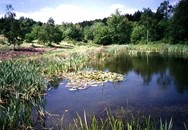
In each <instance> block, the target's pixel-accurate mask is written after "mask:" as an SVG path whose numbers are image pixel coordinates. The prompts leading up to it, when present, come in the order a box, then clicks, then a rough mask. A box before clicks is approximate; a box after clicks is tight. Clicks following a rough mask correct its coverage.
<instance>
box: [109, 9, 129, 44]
mask: <svg viewBox="0 0 188 130" xmlns="http://www.w3.org/2000/svg"><path fill="white" fill-rule="evenodd" d="M107 25H108V28H109V33H110V35H111V38H112V43H117V44H124V43H129V42H130V35H131V30H132V26H131V23H130V22H129V20H128V19H127V18H126V17H125V16H122V15H121V14H120V12H119V10H116V12H115V14H112V15H111V17H109V18H108V20H107Z"/></svg>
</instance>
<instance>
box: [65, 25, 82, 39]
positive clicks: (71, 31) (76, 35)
mask: <svg viewBox="0 0 188 130" xmlns="http://www.w3.org/2000/svg"><path fill="white" fill-rule="evenodd" d="M64 36H65V38H66V39H69V40H76V41H81V40H82V39H83V30H82V28H81V27H80V25H78V24H77V25H76V24H75V25H74V24H69V25H67V27H66V30H65V32H64Z"/></svg>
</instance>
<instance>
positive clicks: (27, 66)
mask: <svg viewBox="0 0 188 130" xmlns="http://www.w3.org/2000/svg"><path fill="white" fill-rule="evenodd" d="M45 88H46V83H45V81H44V78H43V77H42V75H41V74H40V73H39V68H38V67H37V66H35V65H34V64H31V63H30V62H29V61H28V62H24V63H23V62H20V61H16V60H12V61H11V60H10V61H4V62H2V63H0V101H1V102H0V117H1V118H0V129H1V130H4V129H25V128H30V127H31V126H32V120H31V111H32V107H33V106H34V105H35V106H38V105H39V104H41V103H42V102H43V100H42V98H41V94H43V93H44V90H45Z"/></svg>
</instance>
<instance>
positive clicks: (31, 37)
mask: <svg viewBox="0 0 188 130" xmlns="http://www.w3.org/2000/svg"><path fill="white" fill-rule="evenodd" d="M40 29H41V26H39V25H37V24H35V25H33V26H32V29H31V32H30V33H27V34H26V36H25V40H26V41H27V42H33V40H37V39H38V37H39V32H40Z"/></svg>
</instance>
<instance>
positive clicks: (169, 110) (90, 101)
mask: <svg viewBox="0 0 188 130" xmlns="http://www.w3.org/2000/svg"><path fill="white" fill-rule="evenodd" d="M89 67H90V68H93V69H97V70H103V71H110V72H117V73H121V74H124V75H125V80H124V81H122V82H117V83H110V82H107V83H105V84H104V85H102V86H98V87H89V88H87V89H85V90H79V91H69V90H68V88H66V87H65V86H66V83H67V82H68V81H66V80H59V82H57V83H55V84H54V87H53V88H52V89H51V90H49V91H48V92H47V95H46V97H45V110H46V111H47V112H49V113H50V114H58V115H59V116H56V115H54V116H47V117H46V118H45V119H44V126H46V127H48V128H49V127H52V126H54V125H56V124H57V123H58V120H59V119H61V117H62V115H64V123H65V125H66V124H68V123H72V122H73V121H72V120H73V118H75V117H77V113H78V114H79V115H81V116H83V113H84V111H85V112H86V113H87V114H88V115H92V114H94V115H96V116H98V117H104V116H105V113H106V112H104V110H105V108H108V109H109V110H111V112H112V113H113V114H117V113H118V111H120V110H121V109H122V108H123V109H124V111H125V112H126V113H127V114H128V115H130V114H133V115H134V116H135V117H137V116H143V115H145V116H149V115H150V116H151V117H155V118H156V119H157V120H159V119H160V118H161V119H163V120H168V121H169V120H170V118H173V127H174V128H175V129H182V128H183V124H184V123H186V124H188V59H186V58H182V57H181V56H177V57H175V56H167V55H159V54H151V55H147V54H145V55H141V54H140V55H137V56H130V55H119V56H114V57H112V58H109V60H108V61H107V62H106V63H103V62H102V63H101V62H96V63H95V64H93V65H90V66H89Z"/></svg>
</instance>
